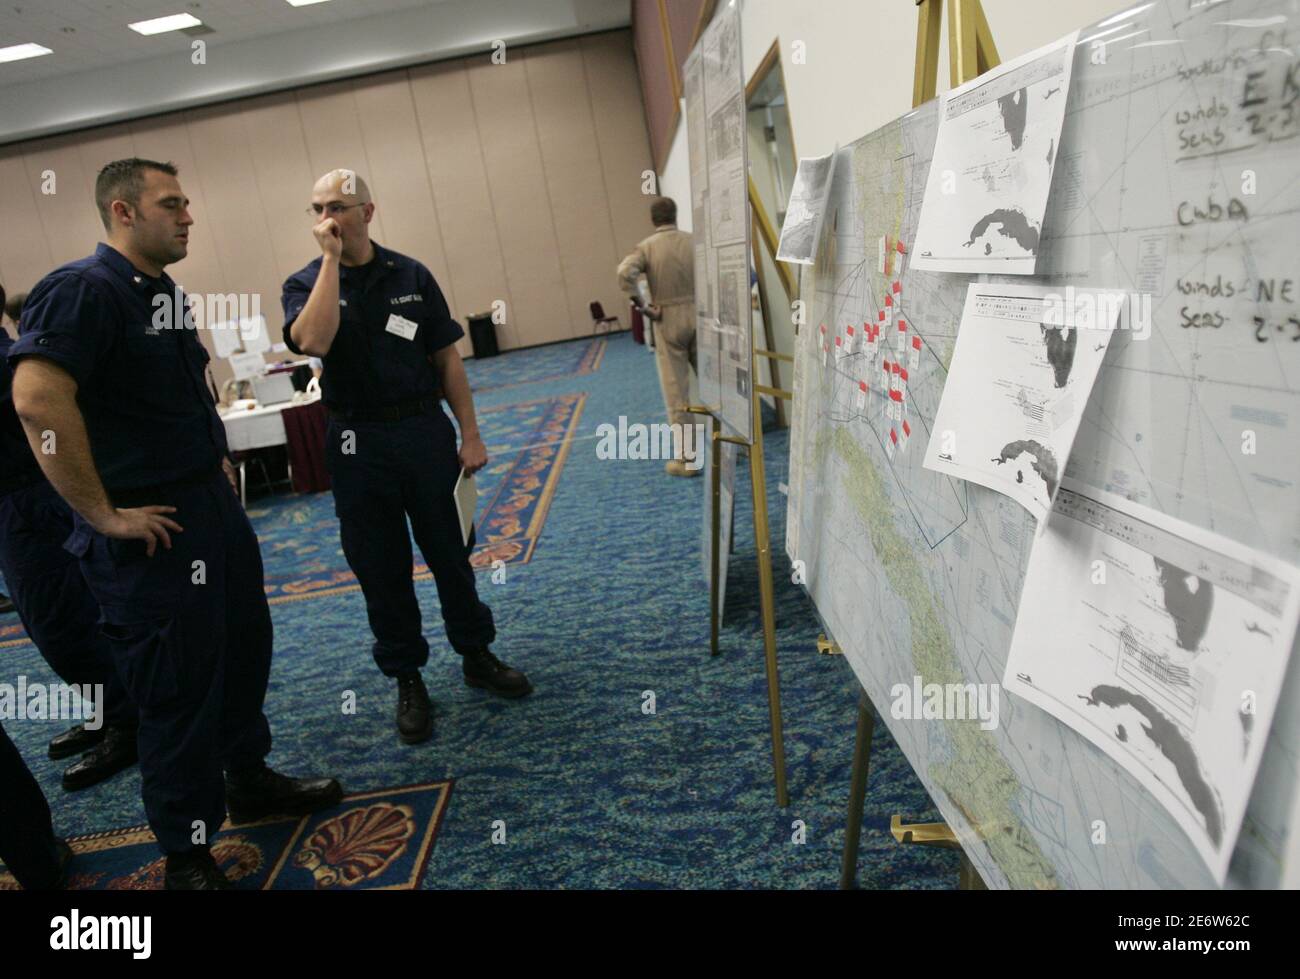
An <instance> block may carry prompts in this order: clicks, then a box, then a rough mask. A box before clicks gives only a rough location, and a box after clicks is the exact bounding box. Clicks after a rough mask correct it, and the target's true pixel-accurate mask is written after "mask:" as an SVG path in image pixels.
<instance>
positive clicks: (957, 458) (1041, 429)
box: [925, 284, 1124, 524]
mask: <svg viewBox="0 0 1300 979" xmlns="http://www.w3.org/2000/svg"><path fill="white" fill-rule="evenodd" d="M1123 300H1124V297H1123V295H1122V294H1120V293H1115V292H1106V291H1098V290H1076V289H1074V288H1069V289H1057V288H1055V287H1050V286H1020V285H1002V284H999V285H992V284H990V285H978V284H972V285H971V286H970V288H969V289H968V290H967V292H966V306H965V309H964V310H963V312H962V318H961V329H960V330H959V331H958V333H957V347H956V350H955V351H954V352H953V356H952V364H951V365H950V366H949V368H948V381H947V383H946V384H945V385H944V388H943V399H942V400H941V401H940V403H939V413H938V415H937V416H936V417H935V420H934V435H933V436H932V437H931V439H930V441H929V443H928V445H927V446H926V451H925V468H927V469H932V470H934V471H935V472H939V473H944V474H946V475H949V476H956V477H958V478H959V479H969V480H971V481H972V482H976V483H979V484H980V485H981V486H987V487H988V488H989V489H992V490H997V491H998V492H999V493H1005V494H1006V495H1007V496H1009V497H1011V498H1012V499H1013V500H1015V501H1016V502H1017V503H1019V504H1020V505H1021V506H1023V507H1024V508H1025V509H1026V510H1028V511H1029V512H1030V513H1032V514H1033V515H1034V517H1035V518H1036V519H1037V520H1038V521H1039V523H1040V524H1041V523H1042V521H1043V518H1044V517H1046V516H1047V511H1048V509H1050V507H1051V505H1052V497H1053V496H1054V495H1055V494H1056V489H1057V487H1058V486H1059V485H1060V482H1061V477H1062V476H1063V475H1064V473H1065V463H1066V460H1067V459H1069V457H1070V450H1071V448H1072V447H1073V446H1074V438H1075V435H1076V434H1078V431H1079V423H1080V422H1081V421H1082V420H1083V411H1084V409H1085V408H1086V407H1087V406H1088V396H1089V394H1090V393H1091V392H1092V386H1093V383H1094V382H1095V381H1096V379H1097V372H1098V370H1099V369H1100V368H1101V363H1102V360H1103V358H1105V356H1106V348H1107V347H1108V346H1109V344H1110V338H1111V336H1112V335H1113V334H1114V331H1115V327H1116V326H1117V325H1118V323H1119V311H1120V307H1121V306H1122V305H1123Z"/></svg>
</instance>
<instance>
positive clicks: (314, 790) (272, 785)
mask: <svg viewBox="0 0 1300 979" xmlns="http://www.w3.org/2000/svg"><path fill="white" fill-rule="evenodd" d="M342 798H343V787H342V786H341V785H339V783H338V780H337V779H333V778H290V777H289V776H288V775H281V774H280V773H279V772H276V771H272V770H271V769H270V768H268V767H267V766H266V765H264V764H263V765H259V766H258V767H256V768H251V769H247V770H245V771H240V772H227V773H226V811H227V812H229V813H230V821H231V822H234V823H251V822H255V821H256V820H258V819H263V818H265V817H266V816H301V815H305V814H306V813H309V812H315V811H316V810H317V809H327V808H329V807H330V806H333V805H336V804H337V803H338V801H339V800H340V799H342Z"/></svg>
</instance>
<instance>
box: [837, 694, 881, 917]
mask: <svg viewBox="0 0 1300 979" xmlns="http://www.w3.org/2000/svg"><path fill="white" fill-rule="evenodd" d="M874 730H875V718H874V717H872V714H871V705H870V704H869V703H868V702H867V694H866V691H863V693H862V696H861V697H859V698H858V733H857V737H855V738H854V740H853V776H852V778H851V779H850V780H849V824H848V826H847V827H846V828H845V831H844V861H843V863H842V864H841V865H840V890H842V891H847V890H852V888H853V884H854V879H855V878H856V877H857V871H858V840H859V839H860V837H861V835H862V808H863V805H864V803H865V802H866V798H867V776H868V775H869V774H870V772H871V736H872V734H873V733H874Z"/></svg>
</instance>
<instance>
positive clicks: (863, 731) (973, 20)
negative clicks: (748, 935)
mask: <svg viewBox="0 0 1300 979" xmlns="http://www.w3.org/2000/svg"><path fill="white" fill-rule="evenodd" d="M914 2H915V4H916V11H917V20H916V73H915V75H914V76H913V81H912V108H914V109H915V108H916V107H917V106H918V105H921V104H922V103H925V102H928V101H930V99H932V98H934V97H935V94H936V93H937V90H938V87H939V29H940V27H941V26H942V21H943V0H914ZM947 6H948V78H949V81H950V83H951V85H952V87H953V88H956V87H957V86H958V85H963V84H965V83H966V82H968V81H970V80H971V79H972V78H976V77H978V76H979V75H982V74H983V73H984V72H986V71H988V70H989V69H990V68H996V67H997V66H998V65H999V64H1001V59H1000V58H999V57H998V49H997V48H996V47H995V46H994V44H993V34H992V32H991V31H990V30H989V22H988V20H987V19H986V18H985V16H984V8H983V6H981V4H980V0H947ZM822 638H823V639H824V638H825V637H822ZM818 645H819V647H820V645H821V643H819V644H818ZM874 726H875V717H874V716H873V713H872V707H871V701H870V700H869V699H868V697H867V692H866V691H865V690H863V691H862V695H861V696H860V697H859V699H858V725H857V734H856V735H855V737H854V740H853V774H852V775H851V776H850V779H849V822H848V827H847V829H846V830H845V833H844V858H843V861H842V863H841V864H840V888H841V889H844V890H848V889H849V888H852V887H853V884H854V880H855V879H856V877H857V868H858V843H859V841H860V839H861V835H862V809H863V806H864V804H865V801H866V795H867V778H868V776H869V774H870V768H871V736H872V731H873V728H874ZM891 828H892V829H894V830H895V834H894V835H895V838H897V839H898V841H899V842H900V843H925V844H928V845H931V846H938V845H942V846H952V847H956V848H957V849H960V844H959V843H958V842H957V839H956V837H955V836H954V835H953V833H952V830H951V829H949V828H948V827H947V826H946V825H944V824H943V823H926V824H923V825H922V826H913V827H906V828H904V827H902V825H901V822H900V820H899V817H898V816H894V817H893V820H892V823H891ZM902 829H905V830H906V832H903V833H901V834H900V832H899V830H902ZM922 830H924V832H922ZM960 886H961V887H962V888H963V889H970V888H973V887H980V886H983V881H981V880H980V878H979V874H977V873H976V872H975V870H974V868H973V867H972V866H971V863H970V861H969V860H968V859H967V858H966V855H965V854H964V853H963V854H962V872H961V880H960Z"/></svg>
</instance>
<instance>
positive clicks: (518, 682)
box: [461, 648, 533, 700]
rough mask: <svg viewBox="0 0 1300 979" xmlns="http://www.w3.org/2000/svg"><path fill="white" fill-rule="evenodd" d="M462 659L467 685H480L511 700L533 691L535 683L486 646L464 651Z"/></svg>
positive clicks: (481, 687)
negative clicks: (468, 651) (473, 650)
mask: <svg viewBox="0 0 1300 979" xmlns="http://www.w3.org/2000/svg"><path fill="white" fill-rule="evenodd" d="M461 659H462V660H463V662H462V669H463V670H464V673H465V684H466V685H467V686H470V687H478V688H480V689H482V690H487V691H488V692H489V693H494V694H496V695H497V696H498V697H506V698H508V699H510V700H514V699H515V698H517V697H525V696H527V695H528V694H530V693H532V690H533V685H532V684H531V683H529V682H528V677H526V676H524V675H523V674H522V673H520V672H519V671H518V670H516V669H513V668H512V667H509V666H507V665H506V664H505V663H502V662H501V661H500V660H499V659H497V658H496V657H495V656H493V655H492V652H491V651H490V650H488V649H486V648H484V649H480V650H477V651H476V652H473V653H464V654H462V656H461Z"/></svg>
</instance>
